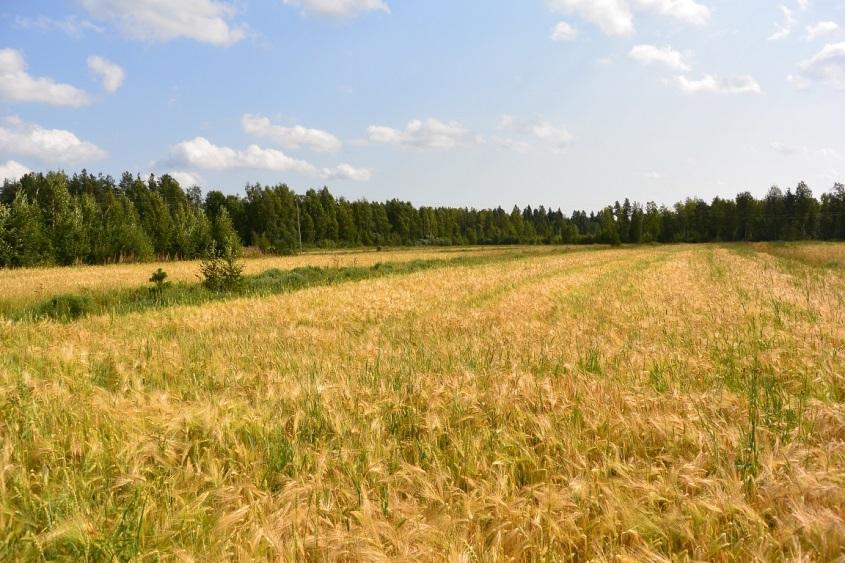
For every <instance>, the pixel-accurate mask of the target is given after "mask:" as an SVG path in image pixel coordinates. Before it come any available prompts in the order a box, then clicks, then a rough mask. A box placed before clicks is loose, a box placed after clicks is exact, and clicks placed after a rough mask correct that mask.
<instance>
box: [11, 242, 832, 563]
mask: <svg viewBox="0 0 845 563" xmlns="http://www.w3.org/2000/svg"><path fill="white" fill-rule="evenodd" d="M463 252H471V253H481V254H482V255H484V256H486V258H484V259H481V260H478V261H476V262H468V263H465V264H464V263H461V264H450V263H445V262H444V263H443V264H442V265H441V266H440V267H432V268H428V269H425V270H422V271H417V272H413V273H409V274H407V275H393V276H388V277H380V278H376V279H365V280H360V281H355V282H350V283H336V284H331V285H327V286H321V287H312V288H308V289H304V290H300V291H292V292H286V293H282V294H278V295H270V296H263V297H249V298H237V299H228V300H219V301H214V302H209V303H206V304H203V305H201V306H179V307H162V308H153V309H150V310H145V311H141V312H137V313H131V314H106V315H94V316H90V317H87V318H83V319H80V320H76V321H73V322H66V323H60V322H53V321H21V322H17V321H12V320H2V319H0V560H38V559H42V558H44V559H68V560H78V559H89V560H104V559H105V560H109V559H117V560H129V559H132V560H138V561H154V560H159V559H161V560H184V561H218V560H243V561H248V560H256V559H257V560H267V559H269V560H345V561H360V560H368V561H373V560H376V561H377V560H390V561H431V560H452V561H510V560H515V561H523V560H526V561H533V560H617V559H618V560H720V561H748V560H775V561H777V560H803V561H835V560H839V561H842V560H843V553H845V245H837V244H815V243H813V244H801V245H697V246H655V247H631V248H619V249H609V248H596V249H589V250H577V251H576V250H574V249H542V248H538V249H533V250H531V251H530V252H526V251H525V250H524V249H522V250H521V251H520V252H519V254H514V253H515V252H516V251H514V250H510V249H488V250H474V251H468V250H464V251H463ZM430 254H433V256H432V255H430ZM444 254H448V253H446V252H445V251H442V250H433V251H430V252H429V254H425V253H423V254H419V253H417V252H416V251H413V252H409V251H397V252H388V253H363V254H361V255H356V254H342V255H338V256H340V258H338V256H333V255H321V256H307V255H306V256H304V257H301V258H283V259H262V260H265V261H266V262H260V261H254V262H253V261H250V262H249V263H248V270H249V271H251V272H258V271H260V270H261V269H262V268H269V267H293V266H295V265H302V264H306V263H309V264H319V265H324V266H342V265H349V264H353V263H354V264H370V263H373V262H376V261H400V260H404V259H419V258H439V257H443V255H444ZM272 260H277V262H273V263H272V264H271V263H270V262H271V261H272ZM309 260H310V261H315V262H308V261H309ZM338 261H340V262H338ZM353 261H360V262H353ZM164 267H165V268H166V269H167V270H168V271H170V272H171V273H172V275H174V277H176V278H178V279H185V280H187V279H190V277H191V276H193V275H194V274H195V268H196V265H195V264H179V265H177V264H169V265H166V266H164ZM152 269H154V267H153V266H152V265H141V266H108V267H100V268H95V269H92V268H79V269H73V270H59V269H50V270H31V271H28V270H23V271H7V272H0V299H5V300H9V301H15V302H24V301H27V300H37V299H40V298H43V297H45V296H48V295H50V294H51V293H58V292H64V291H72V290H78V289H80V288H84V287H96V288H99V289H101V290H102V289H108V288H110V287H115V288H117V287H127V286H130V285H143V284H144V283H145V282H146V278H147V277H148V276H149V272H150V271H151V270H152Z"/></svg>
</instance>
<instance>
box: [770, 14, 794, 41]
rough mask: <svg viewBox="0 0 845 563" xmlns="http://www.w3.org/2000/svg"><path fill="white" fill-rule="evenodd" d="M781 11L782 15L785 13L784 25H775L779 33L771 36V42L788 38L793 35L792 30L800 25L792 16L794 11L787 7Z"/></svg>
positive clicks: (776, 32)
mask: <svg viewBox="0 0 845 563" xmlns="http://www.w3.org/2000/svg"><path fill="white" fill-rule="evenodd" d="M780 11H781V13H783V23H782V24H775V26H777V31H775V32H774V33H773V34H771V35H770V36H769V41H777V40H778V39H783V38H784V37H788V36H789V35H790V34H791V33H792V30H793V29H794V28H795V24H797V23H798V22H797V21H795V18H794V17H793V16H792V10H790V9H789V8H787V7H786V6H781V7H780Z"/></svg>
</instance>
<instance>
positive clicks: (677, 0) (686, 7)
mask: <svg viewBox="0 0 845 563" xmlns="http://www.w3.org/2000/svg"><path fill="white" fill-rule="evenodd" d="M636 3H637V4H638V5H639V6H641V7H642V8H646V9H649V10H652V11H654V12H657V13H658V14H661V15H663V16H669V17H672V18H675V19H677V20H680V21H683V22H686V23H690V24H693V25H704V24H706V23H707V22H708V21H709V20H710V8H708V7H707V6H705V5H704V4H699V3H698V2H694V1H693V0H636Z"/></svg>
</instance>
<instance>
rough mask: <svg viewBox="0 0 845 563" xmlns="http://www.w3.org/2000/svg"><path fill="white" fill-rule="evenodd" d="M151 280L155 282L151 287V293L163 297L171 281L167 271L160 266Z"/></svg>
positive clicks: (152, 282)
mask: <svg viewBox="0 0 845 563" xmlns="http://www.w3.org/2000/svg"><path fill="white" fill-rule="evenodd" d="M149 282H150V283H151V284H153V286H152V287H151V288H150V293H152V294H153V296H154V297H157V298H158V297H161V294H162V293H164V290H165V289H167V288H168V287H169V286H170V282H169V281H167V272H165V271H164V270H162V269H161V268H159V269H158V270H156V271H155V272H153V275H151V276H150V279H149Z"/></svg>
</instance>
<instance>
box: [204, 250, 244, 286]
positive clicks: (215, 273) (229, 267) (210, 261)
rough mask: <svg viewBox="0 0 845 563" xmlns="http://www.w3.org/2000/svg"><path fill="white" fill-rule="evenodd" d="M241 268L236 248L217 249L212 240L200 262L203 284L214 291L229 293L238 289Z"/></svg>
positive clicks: (240, 282)
mask: <svg viewBox="0 0 845 563" xmlns="http://www.w3.org/2000/svg"><path fill="white" fill-rule="evenodd" d="M243 270H244V266H243V264H242V263H240V262H239V261H238V254H237V251H236V249H234V248H231V247H229V248H223V249H221V250H218V249H217V245H216V244H215V243H213V242H212V243H211V247H210V248H209V250H208V254H207V255H206V257H205V258H204V259H203V261H202V263H201V264H200V273H201V274H202V280H203V282H202V283H203V286H205V288H206V289H209V290H211V291H213V292H215V293H224V292H227V293H231V292H234V291H237V290H238V289H240V288H241V285H242V283H243Z"/></svg>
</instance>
